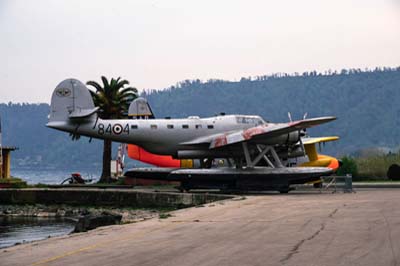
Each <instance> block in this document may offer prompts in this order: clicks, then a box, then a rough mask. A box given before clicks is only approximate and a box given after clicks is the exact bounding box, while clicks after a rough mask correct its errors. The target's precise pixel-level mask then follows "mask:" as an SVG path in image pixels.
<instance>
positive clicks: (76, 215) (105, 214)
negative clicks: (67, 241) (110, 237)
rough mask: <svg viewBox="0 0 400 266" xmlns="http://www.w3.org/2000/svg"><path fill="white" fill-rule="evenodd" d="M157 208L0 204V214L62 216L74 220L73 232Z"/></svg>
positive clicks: (124, 220)
mask: <svg viewBox="0 0 400 266" xmlns="http://www.w3.org/2000/svg"><path fill="white" fill-rule="evenodd" d="M159 213H160V212H159V211H158V210H145V209H132V208H111V207H110V208H102V207H90V206H89V207H77V206H68V205H41V204H36V205H0V216H20V217H48V218H50V217H64V218H70V219H72V220H74V221H76V226H75V232H83V231H87V230H91V229H94V228H96V227H99V226H104V225H111V224H120V223H132V222H138V221H143V220H147V219H150V218H153V217H156V216H158V215H159Z"/></svg>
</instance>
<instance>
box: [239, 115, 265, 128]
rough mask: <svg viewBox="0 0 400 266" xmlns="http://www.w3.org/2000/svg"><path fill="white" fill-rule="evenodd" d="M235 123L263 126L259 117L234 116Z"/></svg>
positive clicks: (262, 121)
mask: <svg viewBox="0 0 400 266" xmlns="http://www.w3.org/2000/svg"><path fill="white" fill-rule="evenodd" d="M236 122H237V123H238V124H250V125H256V126H258V125H262V124H264V123H265V122H264V120H263V119H262V118H261V117H259V116H242V115H238V116H236Z"/></svg>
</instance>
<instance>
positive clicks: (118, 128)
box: [112, 124, 122, 135]
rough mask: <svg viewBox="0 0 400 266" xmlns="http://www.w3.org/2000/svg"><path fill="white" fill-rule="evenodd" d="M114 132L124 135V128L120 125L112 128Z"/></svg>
mask: <svg viewBox="0 0 400 266" xmlns="http://www.w3.org/2000/svg"><path fill="white" fill-rule="evenodd" d="M112 131H113V132H114V134H116V135H119V134H121V133H122V126H121V125H120V124H115V125H113V127H112Z"/></svg>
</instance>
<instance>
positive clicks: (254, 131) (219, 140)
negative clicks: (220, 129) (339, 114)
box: [192, 116, 336, 149]
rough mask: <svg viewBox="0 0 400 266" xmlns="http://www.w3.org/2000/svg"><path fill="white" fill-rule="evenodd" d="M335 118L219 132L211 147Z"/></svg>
mask: <svg viewBox="0 0 400 266" xmlns="http://www.w3.org/2000/svg"><path fill="white" fill-rule="evenodd" d="M335 119H336V117H334V116H327V117H318V118H311V119H304V120H298V121H293V122H289V123H280V124H264V125H260V126H257V127H252V128H248V129H244V130H237V131H233V132H229V133H225V134H219V135H216V136H213V138H212V139H211V142H210V146H209V148H210V149H215V148H219V147H223V146H226V145H231V144H235V143H240V142H245V141H251V140H254V141H256V140H262V139H265V138H272V137H276V136H279V135H282V134H287V133H290V132H293V131H297V130H301V129H303V128H309V127H313V126H316V125H320V124H323V123H327V122H330V121H333V120H335ZM203 141H204V140H203ZM203 143H204V142H203ZM192 144H196V143H192Z"/></svg>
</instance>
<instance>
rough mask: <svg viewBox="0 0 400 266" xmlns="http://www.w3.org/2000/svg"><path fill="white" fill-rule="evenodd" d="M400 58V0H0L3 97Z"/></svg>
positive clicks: (43, 98)
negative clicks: (109, 82)
mask: <svg viewBox="0 0 400 266" xmlns="http://www.w3.org/2000/svg"><path fill="white" fill-rule="evenodd" d="M399 65H400V0H359V1H357V0H336V1H321V0H303V1H295V0H291V1H289V0H281V1H277V0H274V1H272V0H243V1H235V0H212V1H211V0H202V1H191V0H164V1H161V0H153V1H151V0H143V1H139V0H137V1H122V0H113V1H99V0H86V1H85V0H35V1H29V0H0V84H1V88H0V102H8V101H13V102H49V101H50V96H51V93H52V91H53V89H54V87H55V86H56V85H57V84H58V83H59V82H61V81H62V80H63V79H65V78H69V77H74V78H78V79H80V80H82V81H83V82H86V81H87V80H97V81H100V76H101V75H106V76H107V77H118V76H121V77H122V78H124V79H127V80H129V81H130V82H131V85H133V86H135V87H137V88H138V89H139V90H141V89H144V88H145V89H159V88H165V87H168V86H171V85H174V84H175V83H176V82H178V81H181V80H184V79H197V78H199V79H201V80H207V79H210V78H218V79H228V80H239V79H240V78H241V77H242V76H246V77H247V76H256V75H264V74H270V73H274V72H290V73H291V72H295V71H298V72H303V71H307V70H314V69H316V70H320V71H323V70H328V69H339V70H340V69H342V68H352V67H356V68H365V67H369V68H372V67H375V66H399Z"/></svg>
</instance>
